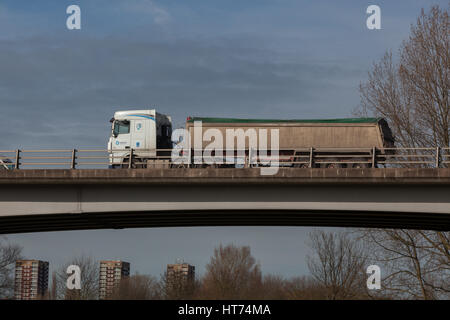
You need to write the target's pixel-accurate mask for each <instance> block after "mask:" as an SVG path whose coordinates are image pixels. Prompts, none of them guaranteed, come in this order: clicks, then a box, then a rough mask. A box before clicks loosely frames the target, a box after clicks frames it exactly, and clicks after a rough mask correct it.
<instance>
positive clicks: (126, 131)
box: [111, 120, 131, 162]
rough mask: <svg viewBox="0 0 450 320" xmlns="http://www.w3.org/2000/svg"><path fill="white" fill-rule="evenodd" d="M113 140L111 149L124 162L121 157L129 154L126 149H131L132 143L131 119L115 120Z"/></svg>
mask: <svg viewBox="0 0 450 320" xmlns="http://www.w3.org/2000/svg"><path fill="white" fill-rule="evenodd" d="M111 142H112V146H111V147H112V148H111V149H112V151H113V154H114V156H115V157H118V158H119V159H120V160H119V162H122V159H121V158H120V157H125V156H127V155H128V153H129V151H128V150H126V149H129V148H130V144H131V133H130V121H129V120H116V121H114V128H113V137H112V141H111ZM114 162H115V161H114Z"/></svg>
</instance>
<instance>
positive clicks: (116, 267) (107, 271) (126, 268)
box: [99, 260, 130, 299]
mask: <svg viewBox="0 0 450 320" xmlns="http://www.w3.org/2000/svg"><path fill="white" fill-rule="evenodd" d="M129 275H130V264H129V263H128V262H124V261H120V260H109V261H100V283H99V290H100V292H99V298H100V299H108V297H110V296H111V295H112V294H113V292H114V289H115V288H117V287H118V286H119V285H120V281H121V280H122V279H123V278H126V277H128V276H129Z"/></svg>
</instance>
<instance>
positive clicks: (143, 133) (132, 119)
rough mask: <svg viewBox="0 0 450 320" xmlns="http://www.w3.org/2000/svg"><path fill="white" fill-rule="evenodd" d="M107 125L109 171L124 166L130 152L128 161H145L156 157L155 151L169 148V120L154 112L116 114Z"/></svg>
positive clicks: (170, 123)
mask: <svg viewBox="0 0 450 320" xmlns="http://www.w3.org/2000/svg"><path fill="white" fill-rule="evenodd" d="M110 122H111V123H112V125H111V136H110V137H109V141H108V153H109V167H110V168H116V167H122V166H128V164H129V161H130V154H131V149H132V154H133V156H132V159H133V160H132V162H133V161H135V160H138V161H139V162H145V161H147V160H151V159H155V158H156V156H157V155H159V154H158V153H159V151H158V152H157V149H171V148H172V140H171V137H172V119H171V118H170V116H167V115H164V114H160V113H158V112H156V110H155V109H152V110H128V111H117V112H116V113H114V118H112V119H111V120H110ZM166 153H167V152H164V154H166Z"/></svg>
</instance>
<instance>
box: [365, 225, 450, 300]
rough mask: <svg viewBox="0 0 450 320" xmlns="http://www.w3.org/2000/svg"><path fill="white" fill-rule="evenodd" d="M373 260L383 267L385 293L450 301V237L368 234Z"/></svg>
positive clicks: (387, 232) (424, 233)
mask: <svg viewBox="0 0 450 320" xmlns="http://www.w3.org/2000/svg"><path fill="white" fill-rule="evenodd" d="M361 232H362V233H363V238H364V239H365V240H366V241H367V243H368V245H369V246H370V247H371V252H372V259H373V260H374V261H376V263H379V264H380V265H381V266H382V276H383V278H382V286H383V290H384V291H386V292H387V293H388V294H390V295H391V296H392V297H395V298H408V299H449V298H450V238H449V233H443V232H435V231H422V230H383V231H377V230H371V229H369V230H366V231H361Z"/></svg>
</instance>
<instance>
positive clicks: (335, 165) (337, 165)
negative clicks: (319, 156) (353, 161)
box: [320, 158, 345, 169]
mask: <svg viewBox="0 0 450 320" xmlns="http://www.w3.org/2000/svg"><path fill="white" fill-rule="evenodd" d="M324 161H327V162H332V161H333V163H321V164H320V167H321V168H326V169H340V168H345V164H344V163H342V162H339V160H338V159H335V158H330V159H324Z"/></svg>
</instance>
